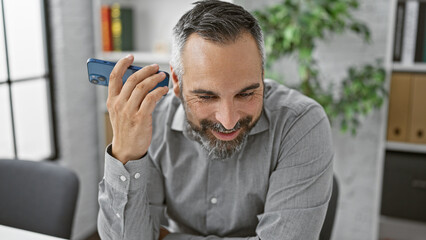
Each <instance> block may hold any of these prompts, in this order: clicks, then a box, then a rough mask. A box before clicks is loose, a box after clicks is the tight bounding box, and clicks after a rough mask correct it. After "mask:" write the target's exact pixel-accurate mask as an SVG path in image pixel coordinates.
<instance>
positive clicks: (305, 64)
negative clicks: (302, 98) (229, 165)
mask: <svg viewBox="0 0 426 240" xmlns="http://www.w3.org/2000/svg"><path fill="white" fill-rule="evenodd" d="M192 2H193V1H192V0H176V1H166V0H156V1H148V0H122V1H119V0H115V1H113V0H90V1H87V0H74V1H65V0H25V1H13V0H1V11H0V20H1V24H0V159H15V161H20V160H31V161H34V162H51V163H54V164H57V165H60V166H62V167H65V168H67V169H70V170H72V171H73V172H75V173H76V174H77V177H78V179H79V182H80V185H79V192H78V199H77V205H76V209H75V215H74V219H73V227H72V239H97V234H96V220H97V213H98V203H97V194H98V183H99V181H100V180H101V179H102V176H103V161H104V159H103V157H104V149H105V146H106V145H107V144H109V142H110V141H111V138H112V133H111V128H110V126H109V120H108V114H107V112H106V106H105V100H106V97H107V92H106V88H103V87H100V86H95V85H93V84H90V83H89V81H88V75H87V68H86V61H87V59H88V58H99V59H104V60H109V61H117V60H118V59H119V58H121V57H123V56H126V55H127V54H128V53H132V54H134V56H135V64H134V65H139V66H144V65H147V64H151V63H158V64H159V65H160V68H161V69H162V70H165V71H169V65H168V62H169V60H170V51H171V30H172V28H173V26H174V24H175V23H176V22H177V21H178V19H179V18H180V16H181V15H182V14H183V13H185V12H186V11H187V10H188V9H190V8H191V3H192ZM229 2H233V3H236V4H238V5H241V6H243V7H244V8H246V9H247V10H249V11H251V12H252V13H253V14H255V16H256V17H257V18H258V19H259V21H260V23H261V25H262V28H263V29H264V31H265V44H266V50H267V57H268V64H267V74H266V75H267V76H268V77H269V78H273V79H274V80H276V81H279V82H281V83H283V84H286V85H288V86H291V87H294V88H296V89H298V90H299V91H301V92H303V93H305V94H307V95H308V96H311V97H313V98H314V99H315V100H317V101H318V102H320V103H321V104H322V105H323V106H324V108H325V109H326V111H327V113H328V114H329V118H330V120H331V122H332V128H333V140H334V146H335V162H334V172H335V175H336V177H337V181H338V183H339V196H338V202H337V206H336V208H337V211H336V218H335V221H334V225H333V232H332V236H331V239H334V240H370V239H371V240H373V239H382V240H397V239H404V240H419V239H425V236H426V205H425V204H424V203H425V202H426V135H425V131H426V107H425V103H426V97H425V96H426V75H424V74H425V73H426V64H425V62H426V47H424V45H425V44H426V37H425V34H426V22H425V21H426V18H425V16H426V5H425V2H423V1H422V0H406V1H397V0H375V1H369V0H358V1H356V0H321V1H313V0H286V1H279V0H262V1H259V0H257V1H255V0H245V1H244V0H230V1H229ZM2 194H3V193H2ZM0 224H2V223H1V222H0Z"/></svg>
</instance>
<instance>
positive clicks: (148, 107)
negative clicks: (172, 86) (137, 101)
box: [138, 87, 169, 115]
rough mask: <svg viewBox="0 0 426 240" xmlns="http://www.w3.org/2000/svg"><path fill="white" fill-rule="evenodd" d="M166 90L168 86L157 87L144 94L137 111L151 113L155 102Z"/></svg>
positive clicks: (145, 113) (144, 113)
mask: <svg viewBox="0 0 426 240" xmlns="http://www.w3.org/2000/svg"><path fill="white" fill-rule="evenodd" d="M168 90H169V88H168V87H159V88H156V89H155V90H154V91H152V92H150V93H148V95H146V97H145V99H144V100H143V102H142V105H141V107H140V108H139V111H138V113H139V114H143V115H148V114H149V115H151V114H152V112H153V111H154V108H155V106H156V104H157V102H158V101H160V99H161V97H162V96H163V95H164V94H166V93H167V91H168Z"/></svg>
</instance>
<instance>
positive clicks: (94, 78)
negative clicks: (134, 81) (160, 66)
mask: <svg viewBox="0 0 426 240" xmlns="http://www.w3.org/2000/svg"><path fill="white" fill-rule="evenodd" d="M115 64H116V62H110V61H105V60H100V59H95V58H89V59H88V60H87V72H88V74H89V82H91V83H93V84H96V85H102V86H108V84H109V75H110V74H111V72H112V69H113V68H114V66H115ZM139 69H142V67H137V66H133V65H131V66H130V67H129V68H127V70H126V72H125V73H124V75H123V84H124V83H125V82H126V80H127V79H128V78H129V77H130V75H132V74H133V73H135V72H136V71H138V70H139ZM158 72H164V71H158ZM164 73H165V74H166V78H165V79H164V80H163V81H161V82H160V83H159V84H157V86H155V88H153V89H152V90H154V89H156V88H157V87H164V86H169V74H168V73H167V72H164ZM152 90H151V91H152Z"/></svg>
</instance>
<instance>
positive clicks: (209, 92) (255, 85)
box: [191, 83, 260, 96]
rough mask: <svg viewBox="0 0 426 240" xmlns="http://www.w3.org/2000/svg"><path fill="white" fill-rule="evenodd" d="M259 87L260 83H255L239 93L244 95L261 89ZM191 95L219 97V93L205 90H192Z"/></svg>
mask: <svg viewBox="0 0 426 240" xmlns="http://www.w3.org/2000/svg"><path fill="white" fill-rule="evenodd" d="M259 87H260V84H259V83H254V84H252V85H250V86H248V87H245V88H243V89H241V90H240V91H239V92H238V93H243V92H245V91H248V90H252V89H256V88H259ZM191 93H194V94H207V95H216V96H217V95H219V94H217V93H215V92H213V91H210V90H204V89H195V90H192V91H191Z"/></svg>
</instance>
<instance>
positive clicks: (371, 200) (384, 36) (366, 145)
mask: <svg viewBox="0 0 426 240" xmlns="http://www.w3.org/2000/svg"><path fill="white" fill-rule="evenodd" d="M278 2H280V0H267V1H254V0H249V1H245V0H237V1H236V3H237V4H240V5H242V6H245V7H246V8H247V9H249V10H253V9H259V8H262V7H264V6H266V5H268V4H272V3H278ZM392 2H393V1H388V0H375V1H370V0H360V9H359V11H357V12H356V13H355V16H356V17H357V18H358V19H361V20H362V21H363V22H364V23H366V24H367V25H368V26H369V28H370V30H371V33H372V43H371V44H370V45H368V44H364V43H363V41H362V40H361V39H360V38H359V37H356V36H355V35H354V34H349V33H348V34H344V35H338V36H334V37H331V38H329V39H327V41H325V42H319V43H318V46H317V50H316V51H315V53H314V56H315V57H316V59H317V60H318V63H319V67H320V69H321V75H322V77H323V78H324V80H325V81H327V82H334V83H336V84H337V83H339V82H340V81H341V80H342V79H343V78H344V77H345V75H346V69H347V67H348V66H351V65H360V64H363V63H372V62H373V61H374V59H376V58H383V59H386V58H388V57H387V56H386V53H387V48H388V41H389V40H390V39H388V32H389V24H391V23H390V21H389V16H390V15H389V14H390V4H391V3H392ZM274 67H275V70H277V71H280V73H281V74H283V75H284V77H285V81H286V82H287V83H292V82H295V81H298V80H297V79H298V77H297V68H296V67H297V66H296V64H295V63H294V60H292V59H291V58H289V59H285V60H282V61H280V62H279V63H277V64H276V65H275V66H274ZM385 112H386V106H385V107H384V108H383V109H382V110H380V111H376V112H375V113H374V114H372V115H370V116H369V117H367V118H366V119H365V120H364V122H363V125H362V127H361V128H360V129H359V131H358V134H357V136H356V137H352V136H350V135H348V134H341V133H340V131H339V128H338V126H334V127H333V139H334V145H335V153H336V154H335V162H334V171H335V173H336V175H337V177H338V180H339V181H340V196H339V207H338V210H337V218H336V223H335V227H334V233H333V239H335V240H341V239H344V240H359V239H362V240H373V239H374V240H375V239H377V232H378V221H379V219H378V217H379V212H380V204H379V202H380V196H381V177H382V167H383V144H384V142H383V141H384V124H385V122H386V115H385Z"/></svg>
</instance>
